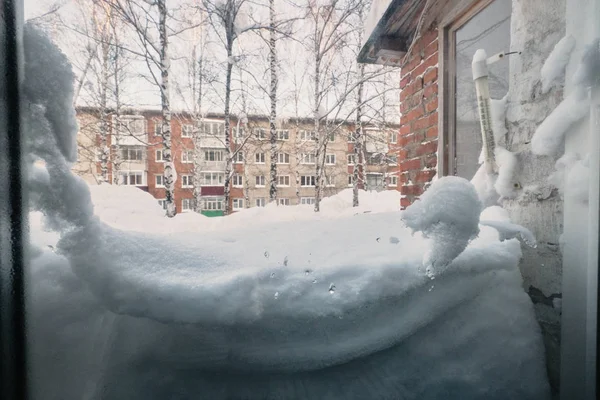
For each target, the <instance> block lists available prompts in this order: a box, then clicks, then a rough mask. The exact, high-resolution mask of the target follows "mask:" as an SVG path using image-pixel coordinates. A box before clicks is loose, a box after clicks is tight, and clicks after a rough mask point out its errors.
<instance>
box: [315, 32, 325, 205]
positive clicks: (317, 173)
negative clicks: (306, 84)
mask: <svg viewBox="0 0 600 400" xmlns="http://www.w3.org/2000/svg"><path fill="white" fill-rule="evenodd" d="M319 68H320V57H319V47H318V45H317V42H316V40H315V78H314V86H315V94H314V96H315V98H314V102H315V135H316V137H317V152H316V153H317V154H316V155H315V163H316V171H315V212H319V211H320V210H321V174H322V172H321V162H320V160H321V152H322V148H321V147H322V144H323V139H324V138H323V135H321V133H320V132H319V125H320V122H321V121H320V115H319V73H320V71H319Z"/></svg>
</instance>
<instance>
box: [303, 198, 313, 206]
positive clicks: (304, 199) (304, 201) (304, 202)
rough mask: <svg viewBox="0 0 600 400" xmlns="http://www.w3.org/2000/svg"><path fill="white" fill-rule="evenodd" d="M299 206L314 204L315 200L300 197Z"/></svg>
mask: <svg viewBox="0 0 600 400" xmlns="http://www.w3.org/2000/svg"><path fill="white" fill-rule="evenodd" d="M300 204H308V205H312V204H315V198H314V197H300Z"/></svg>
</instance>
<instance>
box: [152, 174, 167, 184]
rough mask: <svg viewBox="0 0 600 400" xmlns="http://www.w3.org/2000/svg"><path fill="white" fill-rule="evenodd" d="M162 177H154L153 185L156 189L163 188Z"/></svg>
mask: <svg viewBox="0 0 600 400" xmlns="http://www.w3.org/2000/svg"><path fill="white" fill-rule="evenodd" d="M164 178H165V177H164V176H162V175H154V183H155V186H156V187H165V184H164Z"/></svg>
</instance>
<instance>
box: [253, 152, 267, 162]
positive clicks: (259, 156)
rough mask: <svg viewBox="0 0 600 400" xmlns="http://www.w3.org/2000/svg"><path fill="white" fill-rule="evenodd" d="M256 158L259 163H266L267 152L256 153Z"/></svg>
mask: <svg viewBox="0 0 600 400" xmlns="http://www.w3.org/2000/svg"><path fill="white" fill-rule="evenodd" d="M254 159H255V161H256V163H257V164H264V163H265V153H256V154H255V155H254Z"/></svg>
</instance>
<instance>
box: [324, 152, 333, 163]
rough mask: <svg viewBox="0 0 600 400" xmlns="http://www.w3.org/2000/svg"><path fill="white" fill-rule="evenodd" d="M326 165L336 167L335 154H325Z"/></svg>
mask: <svg viewBox="0 0 600 400" xmlns="http://www.w3.org/2000/svg"><path fill="white" fill-rule="evenodd" d="M325 164H328V165H334V164H335V154H325Z"/></svg>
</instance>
